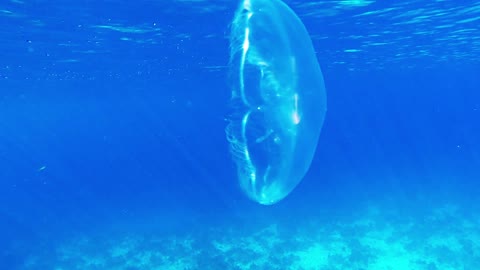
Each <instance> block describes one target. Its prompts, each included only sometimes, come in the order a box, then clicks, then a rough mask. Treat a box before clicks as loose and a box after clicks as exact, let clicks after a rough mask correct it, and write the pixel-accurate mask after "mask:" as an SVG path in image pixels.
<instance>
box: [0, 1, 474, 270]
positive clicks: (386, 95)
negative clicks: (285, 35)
mask: <svg viewBox="0 0 480 270" xmlns="http://www.w3.org/2000/svg"><path fill="white" fill-rule="evenodd" d="M286 3H287V4H288V5H289V6H290V7H291V8H292V9H293V10H294V11H295V12H296V13H297V14H298V16H299V17H300V19H301V20H302V21H303V22H304V24H305V26H306V28H307V30H308V31H309V33H310V35H311V38H312V41H313V45H314V47H315V50H316V56H317V60H318V62H319V63H320V66H321V68H322V72H323V76H324V79H325V86H326V90H327V98H328V101H327V103H328V111H327V114H326V117H325V123H324V125H323V129H322V133H321V135H320V139H319V142H318V147H317V151H316V154H315V157H314V159H313V162H312V165H311V167H310V170H309V172H308V173H307V175H306V176H305V177H304V179H303V181H302V182H301V183H300V184H299V185H298V186H297V187H296V188H295V189H294V190H293V192H292V193H291V194H290V195H289V196H287V197H286V198H285V199H284V200H282V201H280V202H278V203H277V204H274V205H271V206H262V205H259V204H257V203H255V202H252V201H250V200H249V199H248V198H247V197H246V196H245V195H244V194H243V193H242V192H241V190H240V189H239V187H238V181H237V175H236V169H235V166H234V164H233V161H232V159H231V155H230V153H229V150H228V142H227V140H226V138H225V127H226V125H227V121H226V120H227V119H226V115H227V114H228V111H229V108H228V101H229V99H230V97H231V92H232V91H231V89H230V82H229V79H228V75H227V73H228V67H227V65H228V61H229V33H230V23H231V21H232V19H233V16H234V13H235V10H236V8H237V7H238V2H237V1H221V0H218V1H205V0H203V1H202V0H175V1H143V0H142V1H130V2H121V1H113V0H108V1H89V0H84V1H45V0H36V1H23V0H4V1H2V2H1V3H0V41H2V42H1V43H0V269H5V270H10V269H12V270H13V269H22V270H31V269H58V270H60V269H65V270H66V269H69V270H70V269H122V270H123V269H125V270H127V269H128V270H134V269H138V270H140V269H142V270H143V269H295V270H296V269H299V270H300V269H305V270H308V269H329V270H330V269H358V270H360V269H368V270H400V269H401V270H403V269H426V270H435V269H437V270H443V269H477V268H478V267H480V214H479V213H480V211H479V210H480V209H479V208H480V207H479V202H480V199H479V196H478V194H479V192H480V184H479V180H480V91H479V90H480V76H479V73H480V72H479V70H480V35H479V33H480V32H479V30H480V26H479V23H480V3H478V1H448V0H443V1H441V0H437V1H420V0H411V1H401V2H391V1H390V2H385V1H368V0H357V1H353V0H352V1H346V0H330V1H318V2H305V1H286ZM272 46H275V44H272Z"/></svg>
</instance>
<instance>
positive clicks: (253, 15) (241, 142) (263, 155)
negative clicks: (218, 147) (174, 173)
mask: <svg viewBox="0 0 480 270" xmlns="http://www.w3.org/2000/svg"><path fill="white" fill-rule="evenodd" d="M229 72H230V82H231V88H232V111H233V112H232V114H231V115H230V116H229V124H228V126H227V128H226V135H227V139H228V142H229V145H230V151H231V154H232V159H233V161H234V163H235V164H236V167H237V176H238V181H239V184H240V187H241V189H242V190H243V192H244V193H245V194H246V195H247V196H248V197H249V198H251V199H252V200H254V201H257V202H258V203H260V204H265V205H269V204H274V203H276V202H278V201H280V200H282V199H283V198H285V197H286V196H287V195H288V194H289V193H290V192H291V191H292V190H293V189H294V188H295V187H296V186H297V185H298V183H299V182H300V181H301V180H302V179H303V177H304V176H305V174H306V173H307V171H308V169H309V167H310V164H311V162H312V159H313V156H314V153H315V151H316V148H317V141H318V137H319V135H320V131H321V129H322V125H323V122H324V118H325V113H326V107H327V106H326V92H325V86H324V82H323V76H322V72H321V70H320V66H319V64H318V62H317V59H316V56H315V52H314V49H313V45H312V41H311V39H310V36H309V34H308V32H307V30H306V29H305V26H304V25H303V23H302V22H301V20H300V19H299V18H298V17H297V15H296V14H295V13H294V12H293V11H292V10H291V9H290V8H289V7H288V6H287V5H286V4H285V3H283V2H282V1H280V0H243V1H242V2H241V4H240V7H239V8H238V10H237V11H236V13H235V17H234V19H233V22H232V28H231V35H230V63H229Z"/></svg>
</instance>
